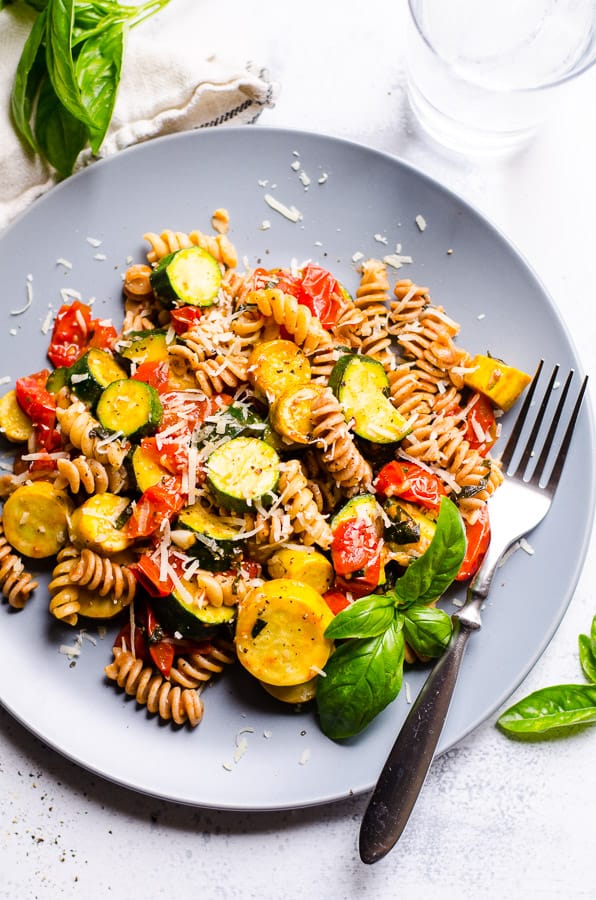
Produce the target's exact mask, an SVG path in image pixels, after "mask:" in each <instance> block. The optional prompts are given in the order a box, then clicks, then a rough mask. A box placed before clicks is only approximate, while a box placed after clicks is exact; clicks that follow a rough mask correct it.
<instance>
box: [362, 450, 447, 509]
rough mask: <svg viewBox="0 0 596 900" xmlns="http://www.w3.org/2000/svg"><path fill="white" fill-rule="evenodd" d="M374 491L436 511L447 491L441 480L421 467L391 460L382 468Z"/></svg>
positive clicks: (411, 463)
mask: <svg viewBox="0 0 596 900" xmlns="http://www.w3.org/2000/svg"><path fill="white" fill-rule="evenodd" d="M375 490H376V491H377V493H379V494H382V495H383V496H384V497H401V498H402V500H406V501H409V502H410V503H418V505H419V506H423V507H425V508H426V509H434V510H437V509H438V508H439V506H440V504H441V497H444V496H446V495H447V491H446V489H445V487H444V486H443V483H442V482H441V480H440V479H439V478H438V477H437V476H436V475H435V474H434V473H433V472H427V471H426V469H423V468H422V466H419V465H417V464H416V463H413V462H409V461H407V460H401V459H399V460H393V461H392V462H390V463H387V465H385V466H383V468H382V469H381V471H380V472H379V474H378V475H377V478H376V481H375Z"/></svg>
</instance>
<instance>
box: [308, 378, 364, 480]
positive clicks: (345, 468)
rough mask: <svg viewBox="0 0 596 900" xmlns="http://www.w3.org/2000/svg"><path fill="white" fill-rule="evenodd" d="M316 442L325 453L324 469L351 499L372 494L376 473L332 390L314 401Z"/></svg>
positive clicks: (313, 425) (314, 441)
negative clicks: (361, 449) (373, 476)
mask: <svg viewBox="0 0 596 900" xmlns="http://www.w3.org/2000/svg"><path fill="white" fill-rule="evenodd" d="M312 440H313V443H314V444H316V445H317V446H318V447H319V448H320V450H321V461H322V463H323V465H324V466H325V468H326V469H327V471H328V472H329V473H330V474H331V475H332V476H333V478H334V479H335V481H336V482H337V484H338V485H339V486H340V488H341V489H342V490H344V491H345V492H347V493H348V494H349V495H351V494H353V493H358V491H368V490H371V488H372V469H371V467H370V465H369V463H368V462H367V461H366V460H365V459H364V457H363V456H362V454H361V453H360V451H359V450H358V448H357V446H356V444H355V443H354V438H353V437H352V434H351V433H350V430H349V428H348V425H347V423H346V420H345V418H344V414H343V410H342V408H341V406H340V404H339V401H338V400H337V398H336V397H335V395H334V394H333V391H332V390H331V388H325V390H324V391H322V392H321V394H320V395H319V396H318V397H316V398H315V400H314V401H313V405H312Z"/></svg>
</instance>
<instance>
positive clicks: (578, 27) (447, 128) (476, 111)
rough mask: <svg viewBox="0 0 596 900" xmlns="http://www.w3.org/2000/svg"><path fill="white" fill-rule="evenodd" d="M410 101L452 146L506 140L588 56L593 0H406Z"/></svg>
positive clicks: (506, 143)
mask: <svg viewBox="0 0 596 900" xmlns="http://www.w3.org/2000/svg"><path fill="white" fill-rule="evenodd" d="M408 3H409V11H410V16H409V24H408V34H407V37H406V63H407V73H408V96H409V100H410V104H411V106H412V108H413V109H414V112H415V113H416V115H417V117H418V119H419V120H420V123H421V124H422V126H423V127H424V128H425V129H426V131H427V132H428V133H429V134H431V136H432V137H434V138H435V139H436V140H438V141H439V142H440V143H442V144H444V145H446V146H447V147H450V148H452V149H454V150H458V151H461V152H480V153H482V152H494V151H507V150H511V149H514V148H516V147H518V146H520V145H521V144H523V143H524V142H525V141H527V140H528V139H529V138H530V137H531V136H532V135H533V134H534V133H535V132H536V130H537V129H538V128H539V126H540V125H541V124H542V123H543V122H544V121H545V120H546V119H547V118H548V115H549V112H550V110H551V109H553V108H554V106H555V100H556V97H557V94H558V93H560V92H561V91H562V89H563V87H564V86H565V85H566V84H568V83H569V82H570V81H571V80H572V79H574V78H575V77H576V76H578V75H580V74H581V73H582V72H585V71H586V69H588V68H589V67H590V66H592V65H593V63H594V61H595V60H596V33H595V28H596V0H499V2H498V3H495V2H491V0H408Z"/></svg>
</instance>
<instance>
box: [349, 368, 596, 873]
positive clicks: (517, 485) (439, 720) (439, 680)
mask: <svg viewBox="0 0 596 900" xmlns="http://www.w3.org/2000/svg"><path fill="white" fill-rule="evenodd" d="M542 368H543V362H542V361H541V362H540V364H539V366H538V369H537V371H536V374H535V376H534V378H533V380H532V383H531V384H530V386H529V388H528V391H527V393H526V397H525V400H524V403H523V406H522V408H521V410H520V413H519V415H518V417H517V420H516V422H515V425H514V426H513V431H512V432H511V435H510V437H509V440H508V442H507V444H506V446H505V449H504V450H503V453H502V456H501V463H502V468H503V472H504V474H505V475H506V478H505V481H504V483H503V484H502V485H501V486H500V487H499V489H498V490H497V491H496V493H495V494H494V496H492V497H491V499H490V501H489V503H490V507H489V508H490V520H491V542H490V545H489V548H488V550H487V553H486V555H485V558H484V560H483V562H482V565H481V567H480V569H479V570H478V573H477V574H476V576H475V577H474V579H473V581H472V582H471V584H470V586H469V587H468V591H467V599H466V603H465V604H464V606H462V608H461V609H460V610H458V611H457V612H455V613H454V614H453V616H452V619H453V637H452V640H451V643H450V644H449V647H448V648H447V650H446V651H445V653H444V654H443V656H442V657H441V658H440V659H439V661H438V662H437V664H436V665H435V667H434V668H433V670H432V672H431V673H430V675H429V677H428V678H427V680H426V682H425V684H424V686H423V687H422V690H421V691H420V694H419V695H418V697H417V699H416V701H415V702H414V704H413V705H412V708H411V710H410V713H409V714H408V717H407V719H406V721H405V722H404V724H403V726H402V729H401V731H400V733H399V735H398V737H397V740H396V741H395V744H394V745H393V748H392V750H391V752H390V754H389V757H388V758H387V762H386V763H385V766H384V768H383V771H382V772H381V775H380V777H379V780H378V782H377V785H376V787H375V789H374V791H373V794H372V796H371V798H370V800H369V803H368V806H367V809H366V811H365V814H364V818H363V820H362V826H361V829H360V858H361V859H362V861H363V862H365V863H374V862H377V860H379V859H381V858H382V857H383V856H385V855H386V854H387V853H388V852H389V851H390V850H391V848H392V847H393V846H394V845H395V843H396V842H397V841H398V840H399V837H400V836H401V834H402V832H403V830H404V828H405V826H406V824H407V822H408V819H409V817H410V813H411V812H412V809H413V807H414V804H415V802H416V800H417V798H418V795H419V793H420V791H421V789H422V785H423V784H424V781H425V779H426V776H427V774H428V770H429V768H430V766H431V763H432V760H433V756H434V752H435V749H436V746H437V743H438V741H439V738H440V736H441V732H442V730H443V725H444V723H445V720H446V718H447V713H448V711H449V706H450V702H451V698H452V696H453V692H454V689H455V685H456V681H457V677H458V674H459V670H460V666H461V662H462V659H463V656H464V651H465V649H466V645H467V643H468V639H469V637H470V635H471V634H472V633H473V632H474V631H478V630H479V629H480V627H481V624H482V623H481V618H480V610H481V606H482V604H483V602H484V601H485V600H486V598H487V596H488V593H489V590H490V587H491V583H492V580H493V576H494V574H495V571H496V569H497V567H498V565H499V563H500V561H501V560H502V559H503V556H504V555H505V553H506V552H507V551H508V550H509V549H510V548H511V547H512V546H513V545H514V544H515V542H516V541H518V540H520V539H521V538H522V537H523V536H524V535H526V534H528V533H529V532H530V531H532V529H533V528H535V527H536V525H538V524H539V522H541V521H542V519H544V517H545V515H546V514H547V512H548V510H549V508H550V505H551V502H552V499H553V496H554V494H555V491H556V488H557V484H558V482H559V478H560V475H561V472H562V470H563V465H564V463H565V458H566V456H567V451H568V449H569V445H570V443H571V438H572V436H573V431H574V428H575V425H576V422H577V419H578V415H579V410H580V406H581V403H582V399H583V395H584V393H585V389H586V384H587V380H588V379H587V377H586V378H584V380H583V382H582V384H581V387H580V389H579V393H578V396H577V400H576V402H575V404H574V406H573V409H572V411H571V414H570V415H569V416H568V418H567V417H566V416H564V409H565V404H566V400H567V395H568V393H569V387H570V384H571V379H572V377H573V370H572V371H570V372H569V375H568V376H567V378H566V380H565V384H564V386H563V388H562V390H561V393H560V395H559V396H560V398H559V401H558V403H557V404H556V408H555V410H554V413H552V418H551V419H550V425H549V424H548V422H549V420H548V418H546V413H547V409H548V408H549V406H551V405H552V402H550V401H551V395H552V394H553V390H554V389H555V387H556V386H557V377H558V371H559V367H558V366H555V368H554V369H553V372H552V374H551V377H550V380H549V382H548V386H547V388H546V390H545V392H544V395H543V398H542V401H541V402H540V405H539V407H538V410H537V411H536V412H535V415H534V420H533V423H532V417H531V416H529V412H530V409H531V408H532V407H533V399H534V394H535V393H536V388H537V385H538V381H539V378H540V374H541V371H542ZM534 406H535V404H534ZM565 420H567V425H566V426H565ZM528 429H529V434H528V436H527V437H524V438H523V439H522V436H523V435H526V433H527V432H528ZM545 430H546V434H544V432H545ZM562 432H563V433H562ZM561 433H562V437H561V438H560V444H559V449H558V451H556V456H555V458H554V462H552V463H551V462H550V460H551V457H552V455H553V453H554V452H555V451H554V445H555V444H556V443H557V442H558V440H559V436H560V435H561ZM549 469H550V471H549Z"/></svg>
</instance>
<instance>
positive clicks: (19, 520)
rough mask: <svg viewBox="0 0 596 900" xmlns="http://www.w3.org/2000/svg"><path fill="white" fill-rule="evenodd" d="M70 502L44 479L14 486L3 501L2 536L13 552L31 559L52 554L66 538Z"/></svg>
mask: <svg viewBox="0 0 596 900" xmlns="http://www.w3.org/2000/svg"><path fill="white" fill-rule="evenodd" d="M71 510H72V502H71V501H70V500H69V498H68V497H67V495H66V494H65V493H64V492H63V491H57V490H56V489H55V488H54V486H53V485H52V484H50V483H49V482H48V481H35V482H33V483H32V484H23V485H21V486H20V487H18V488H17V489H16V490H15V491H13V493H12V494H11V495H10V497H9V498H8V499H7V500H6V502H5V504H4V509H3V511H2V522H3V525H4V534H5V536H6V540H7V541H8V543H9V544H10V545H11V547H14V549H15V550H16V551H17V553H22V554H23V556H30V557H33V558H34V559H45V558H46V557H48V556H55V555H56V554H57V553H58V551H59V550H60V548H61V547H63V546H64V544H65V543H66V541H67V539H68V517H69V515H70V512H71Z"/></svg>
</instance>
